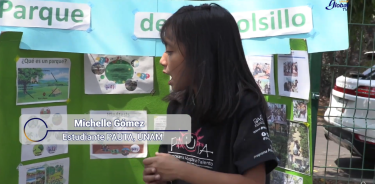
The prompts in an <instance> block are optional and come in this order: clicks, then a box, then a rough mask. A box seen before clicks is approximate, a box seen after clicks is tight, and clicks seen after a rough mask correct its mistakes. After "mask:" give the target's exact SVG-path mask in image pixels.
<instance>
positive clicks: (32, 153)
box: [21, 105, 68, 162]
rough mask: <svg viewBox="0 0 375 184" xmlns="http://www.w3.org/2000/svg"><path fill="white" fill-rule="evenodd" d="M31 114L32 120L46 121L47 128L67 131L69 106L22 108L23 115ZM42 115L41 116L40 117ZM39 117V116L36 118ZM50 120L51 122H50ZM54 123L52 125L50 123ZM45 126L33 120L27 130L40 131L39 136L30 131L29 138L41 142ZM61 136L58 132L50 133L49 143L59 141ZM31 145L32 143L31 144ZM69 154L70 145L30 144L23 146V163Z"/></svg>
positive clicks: (48, 136) (47, 138)
mask: <svg viewBox="0 0 375 184" xmlns="http://www.w3.org/2000/svg"><path fill="white" fill-rule="evenodd" d="M24 114H30V119H31V118H42V119H43V120H46V123H47V126H48V128H49V129H51V130H67V128H68V122H67V116H66V114H67V106H66V105H64V106H49V107H34V108H22V109H21V115H24ZM39 114H40V115H39ZM35 115H39V116H35ZM48 120H50V121H48ZM50 122H52V123H50ZM42 127H45V125H44V124H43V123H42V122H41V121H38V120H32V121H31V122H29V123H28V124H27V126H26V128H27V129H29V128H30V129H40V130H41V131H40V133H38V135H36V134H34V132H39V131H38V130H36V131H28V132H29V133H28V135H27V136H28V137H29V138H30V139H33V140H39V139H40V138H42V137H44V136H45V130H44V129H42ZM58 135H59V134H58V133H57V132H48V134H47V137H46V140H47V142H53V140H54V139H56V140H58V139H59V137H57V136H58ZM30 143H31V142H30ZM66 153H68V143H67V144H66V145H64V144H58V145H57V144H30V145H25V144H23V145H22V146H21V161H22V162H23V161H28V160H34V159H39V158H45V157H50V156H54V155H61V154H66Z"/></svg>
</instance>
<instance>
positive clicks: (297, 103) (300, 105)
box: [293, 100, 308, 122]
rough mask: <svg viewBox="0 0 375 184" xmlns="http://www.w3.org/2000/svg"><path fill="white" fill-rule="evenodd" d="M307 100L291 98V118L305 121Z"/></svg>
mask: <svg viewBox="0 0 375 184" xmlns="http://www.w3.org/2000/svg"><path fill="white" fill-rule="evenodd" d="M307 103H308V102H307V101H306V100H293V120H294V121H302V122H307Z"/></svg>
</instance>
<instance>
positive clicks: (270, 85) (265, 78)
mask: <svg viewBox="0 0 375 184" xmlns="http://www.w3.org/2000/svg"><path fill="white" fill-rule="evenodd" d="M246 61H247V64H248V66H249V67H250V71H251V73H252V74H253V76H254V79H255V82H256V83H257V85H258V86H259V88H260V90H261V91H262V93H263V94H266V95H275V77H274V69H273V68H274V67H273V66H274V65H273V63H274V62H273V56H272V55H265V56H247V57H246Z"/></svg>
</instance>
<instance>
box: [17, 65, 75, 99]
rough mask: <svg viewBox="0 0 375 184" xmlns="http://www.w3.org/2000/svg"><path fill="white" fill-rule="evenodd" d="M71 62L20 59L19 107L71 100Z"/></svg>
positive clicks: (18, 81) (18, 66)
mask: <svg viewBox="0 0 375 184" xmlns="http://www.w3.org/2000/svg"><path fill="white" fill-rule="evenodd" d="M70 64H71V63H70V60H69V59H67V58H19V59H18V61H17V81H16V87H17V100H16V104H17V105H27V104H41V103H51V102H66V101H67V100H68V99H69V86H70Z"/></svg>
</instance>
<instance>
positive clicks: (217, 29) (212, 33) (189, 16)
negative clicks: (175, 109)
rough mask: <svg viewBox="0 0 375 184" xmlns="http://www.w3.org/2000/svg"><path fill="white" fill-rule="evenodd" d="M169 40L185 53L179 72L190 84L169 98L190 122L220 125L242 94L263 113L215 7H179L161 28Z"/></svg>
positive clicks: (229, 27)
mask: <svg viewBox="0 0 375 184" xmlns="http://www.w3.org/2000/svg"><path fill="white" fill-rule="evenodd" d="M171 36H172V37H173V40H174V41H176V43H177V44H178V45H179V47H180V48H181V46H183V48H184V50H185V53H184V59H185V62H184V64H185V70H186V72H183V73H185V74H187V76H185V77H190V78H191V84H190V85H189V87H188V88H187V89H186V90H184V91H178V92H172V93H171V94H170V95H169V98H168V99H169V100H175V99H178V98H179V99H180V100H181V99H182V100H183V104H184V105H185V107H187V108H188V109H190V110H192V112H191V113H190V115H191V116H192V118H193V119H194V118H198V119H199V120H204V121H207V120H208V121H209V122H222V121H224V120H225V119H226V118H229V117H231V116H232V115H233V113H234V112H235V111H236V110H237V107H238V105H239V102H240V100H241V99H242V98H241V97H242V96H243V94H244V92H245V91H248V92H250V93H251V94H252V95H255V97H256V98H255V99H257V100H256V101H254V104H251V106H260V107H261V108H262V111H263V115H265V112H266V108H267V105H266V101H265V99H264V97H263V94H262V92H261V91H260V89H259V87H258V85H257V83H256V82H255V80H254V77H253V76H252V74H251V72H250V69H249V66H248V65H247V62H246V58H245V54H244V50H243V46H242V42H241V37H240V32H239V29H238V26H237V23H236V21H235V19H234V17H233V16H232V15H231V13H230V12H228V11H227V10H226V9H224V8H222V7H221V6H219V5H217V4H215V3H211V4H203V5H200V6H192V5H189V6H184V7H182V8H180V9H179V10H178V11H177V12H176V13H174V14H173V15H172V16H171V17H170V18H169V19H168V20H167V21H166V22H165V23H164V25H163V26H162V28H161V31H160V37H161V40H162V42H163V43H164V44H166V42H165V38H166V37H168V38H169V39H170V37H171ZM182 77H184V76H182ZM194 88H195V90H197V91H196V93H194ZM249 105H250V104H249Z"/></svg>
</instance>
